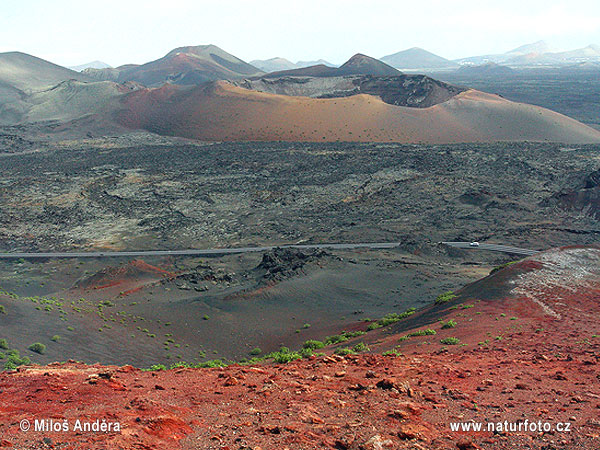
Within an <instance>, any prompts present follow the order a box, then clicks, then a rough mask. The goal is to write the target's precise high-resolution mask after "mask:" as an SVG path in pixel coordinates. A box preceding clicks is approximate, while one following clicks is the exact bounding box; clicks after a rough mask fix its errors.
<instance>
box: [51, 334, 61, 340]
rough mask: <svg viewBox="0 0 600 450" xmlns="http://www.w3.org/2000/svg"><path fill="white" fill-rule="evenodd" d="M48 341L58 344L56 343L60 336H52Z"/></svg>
mask: <svg viewBox="0 0 600 450" xmlns="http://www.w3.org/2000/svg"><path fill="white" fill-rule="evenodd" d="M50 340H51V341H52V342H58V341H60V336H59V335H58V334H55V335H54V336H52V337H51V338H50Z"/></svg>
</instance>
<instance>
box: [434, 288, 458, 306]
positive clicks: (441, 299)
mask: <svg viewBox="0 0 600 450" xmlns="http://www.w3.org/2000/svg"><path fill="white" fill-rule="evenodd" d="M456 297H457V295H456V294H454V292H452V291H448V292H444V293H443V294H440V295H438V296H437V298H436V299H435V302H434V304H436V305H441V304H442V303H448V302H449V301H451V300H454V299H455V298H456Z"/></svg>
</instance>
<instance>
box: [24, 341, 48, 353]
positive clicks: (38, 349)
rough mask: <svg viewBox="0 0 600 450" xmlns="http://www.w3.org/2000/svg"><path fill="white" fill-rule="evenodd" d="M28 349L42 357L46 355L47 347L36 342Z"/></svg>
mask: <svg viewBox="0 0 600 450" xmlns="http://www.w3.org/2000/svg"><path fill="white" fill-rule="evenodd" d="M27 348H28V349H29V350H31V351H32V352H34V353H38V354H40V355H43V354H44V353H46V346H45V345H44V344H42V343H41V342H34V343H33V344H31V345H30V346H29V347H27Z"/></svg>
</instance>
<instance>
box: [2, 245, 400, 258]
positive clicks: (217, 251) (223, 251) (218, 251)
mask: <svg viewBox="0 0 600 450" xmlns="http://www.w3.org/2000/svg"><path fill="white" fill-rule="evenodd" d="M398 245H400V243H399V242H369V243H359V244H288V245H271V246H265V247H238V248H211V249H204V250H202V249H186V250H142V251H129V252H128V251H124V252H40V253H37V252H35V253H34V252H9V253H0V259H20V258H23V259H39V258H115V257H128V258H131V257H147V256H215V255H230V254H238V253H254V252H265V251H268V250H273V249H275V248H296V249H304V250H310V249H337V250H353V249H359V248H370V249H386V248H395V247H398Z"/></svg>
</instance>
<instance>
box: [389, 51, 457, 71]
mask: <svg viewBox="0 0 600 450" xmlns="http://www.w3.org/2000/svg"><path fill="white" fill-rule="evenodd" d="M380 59H381V61H383V62H384V63H386V64H389V65H390V66H392V67H395V68H396V69H446V68H453V67H458V64H456V63H455V62H453V61H450V60H448V59H446V58H442V57H441V56H438V55H435V54H433V53H431V52H428V51H427V50H423V49H422V48H419V47H413V48H409V49H408V50H403V51H401V52H398V53H394V54H392V55H387V56H384V57H382V58H380Z"/></svg>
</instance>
